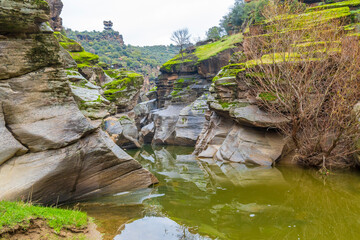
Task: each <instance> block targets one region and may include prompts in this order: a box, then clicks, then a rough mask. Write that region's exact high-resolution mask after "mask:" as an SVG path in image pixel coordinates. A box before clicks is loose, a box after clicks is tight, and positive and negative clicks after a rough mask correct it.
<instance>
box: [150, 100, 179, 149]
mask: <svg viewBox="0 0 360 240" xmlns="http://www.w3.org/2000/svg"><path fill="white" fill-rule="evenodd" d="M183 108H184V106H183V105H170V106H169V107H167V108H165V109H161V110H158V111H156V112H154V113H153V119H154V124H155V135H154V139H153V141H152V143H153V144H159V145H166V144H174V142H175V127H176V123H177V121H178V119H179V114H180V111H181V110H182V109H183Z"/></svg>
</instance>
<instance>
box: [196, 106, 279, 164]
mask: <svg viewBox="0 0 360 240" xmlns="http://www.w3.org/2000/svg"><path fill="white" fill-rule="evenodd" d="M284 146H285V141H284V139H283V137H282V136H281V135H279V134H278V133H276V132H272V131H268V130H263V129H255V128H251V127H246V126H241V125H239V124H237V123H236V122H234V121H232V120H231V119H226V118H223V117H221V116H218V115H216V114H215V113H213V115H212V116H211V117H210V119H209V121H208V122H207V123H206V125H205V127H204V129H203V131H202V133H201V135H200V138H199V141H198V142H197V145H196V150H195V153H196V154H198V156H199V157H200V158H215V159H216V160H220V161H231V162H239V163H245V164H253V165H264V166H270V165H272V164H273V163H274V162H275V161H276V160H277V159H278V158H279V157H280V156H281V153H282V151H283V148H284Z"/></svg>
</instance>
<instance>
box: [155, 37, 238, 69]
mask: <svg viewBox="0 0 360 240" xmlns="http://www.w3.org/2000/svg"><path fill="white" fill-rule="evenodd" d="M242 41H243V35H242V34H241V33H239V34H235V35H231V36H226V37H224V38H222V39H220V40H219V41H216V42H213V43H209V44H206V45H202V46H199V47H197V48H196V50H195V52H194V53H190V54H186V53H183V55H182V54H178V55H176V56H175V57H174V58H172V59H170V60H169V61H167V62H166V63H164V64H163V65H162V67H161V68H162V69H164V70H166V71H167V72H171V71H177V70H178V68H177V66H179V65H180V64H183V63H193V64H198V63H200V62H202V61H204V60H207V59H209V58H211V57H213V56H216V55H217V54H219V53H221V52H223V51H225V50H227V49H230V48H235V47H236V46H235V44H236V43H240V42H242Z"/></svg>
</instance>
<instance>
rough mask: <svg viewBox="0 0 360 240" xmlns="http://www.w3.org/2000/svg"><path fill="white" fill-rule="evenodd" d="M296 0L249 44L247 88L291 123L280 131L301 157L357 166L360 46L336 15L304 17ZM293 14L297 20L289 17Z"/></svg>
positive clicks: (272, 10) (270, 9) (278, 7)
mask: <svg viewBox="0 0 360 240" xmlns="http://www.w3.org/2000/svg"><path fill="white" fill-rule="evenodd" d="M301 10H302V6H301V5H299V8H297V7H296V5H294V2H287V1H285V2H281V3H280V2H274V3H270V4H269V5H268V6H267V7H266V9H265V10H264V12H263V15H264V16H265V18H266V24H267V26H266V27H264V28H260V29H258V33H257V34H255V32H256V31H255V30H256V29H254V31H253V36H251V37H249V38H247V39H246V41H245V43H244V51H245V53H246V56H247V58H248V59H252V60H251V61H248V63H247V65H248V66H247V67H248V69H247V76H248V78H246V81H247V84H248V85H249V88H250V89H251V91H250V93H251V95H252V97H253V98H255V99H257V103H258V105H259V106H260V107H261V108H263V109H265V110H266V111H267V112H269V113H272V114H275V115H278V116H279V115H280V116H282V117H284V118H286V119H287V120H288V122H287V123H286V124H279V125H278V126H277V128H278V129H280V131H281V132H282V133H283V134H284V135H285V136H286V137H288V139H289V140H291V143H292V145H293V149H295V151H294V160H296V161H297V162H299V163H301V164H303V165H306V166H317V167H323V168H326V167H329V166H330V167H331V166H336V167H349V166H353V165H355V161H353V154H354V153H355V152H357V151H358V150H357V149H356V146H355V143H354V142H355V141H358V140H359V139H360V134H359V127H360V126H359V113H354V110H353V109H354V106H355V104H356V103H357V102H358V101H359V100H360V91H359V87H360V81H359V79H360V45H359V42H358V39H357V38H354V37H349V36H346V33H344V31H343V28H342V27H341V26H343V25H344V24H343V23H342V20H341V18H335V17H333V13H328V14H327V15H326V13H321V12H319V13H316V12H315V13H313V14H301ZM291 13H292V15H290V14H291Z"/></svg>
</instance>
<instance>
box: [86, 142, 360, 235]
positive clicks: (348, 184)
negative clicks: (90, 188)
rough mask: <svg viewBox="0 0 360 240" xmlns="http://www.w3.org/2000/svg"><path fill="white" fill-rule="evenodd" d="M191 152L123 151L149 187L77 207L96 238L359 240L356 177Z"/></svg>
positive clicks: (168, 149)
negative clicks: (145, 173)
mask: <svg viewBox="0 0 360 240" xmlns="http://www.w3.org/2000/svg"><path fill="white" fill-rule="evenodd" d="M192 151H193V148H187V147H178V146H176V147H173V146H169V147H157V148H154V149H153V148H151V147H150V146H147V147H145V148H144V149H142V150H131V151H128V153H129V154H130V155H132V156H133V157H134V158H135V159H137V160H138V161H139V162H140V163H141V164H142V165H143V166H144V167H146V168H147V169H149V170H150V171H151V172H152V173H154V174H155V175H156V177H157V178H158V179H159V181H160V184H159V185H157V186H156V187H154V188H149V189H144V190H138V191H134V192H124V193H118V194H114V195H112V196H107V197H103V198H99V199H94V200H92V201H89V202H86V203H81V204H80V205H79V207H80V209H81V210H83V211H86V212H88V214H89V216H91V217H93V218H95V222H96V224H97V225H98V230H100V231H101V232H102V233H103V234H104V239H116V240H143V239H144V240H153V239H156V240H160V239H165V240H173V239H174V240H178V239H194V240H195V239H199V240H200V239H201V240H202V239H295V240H297V239H316V240H321V239H327V240H329V239H347V240H348V239H360V174H359V172H346V173H341V172H336V173H332V174H331V175H330V176H328V177H325V176H322V175H321V174H319V173H318V172H317V171H315V170H305V169H300V168H295V167H276V168H268V167H252V168H250V167H246V166H244V165H241V164H236V163H226V164H225V163H221V162H216V161H213V160H207V161H204V160H199V159H196V157H194V156H193V155H191V153H192Z"/></svg>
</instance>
